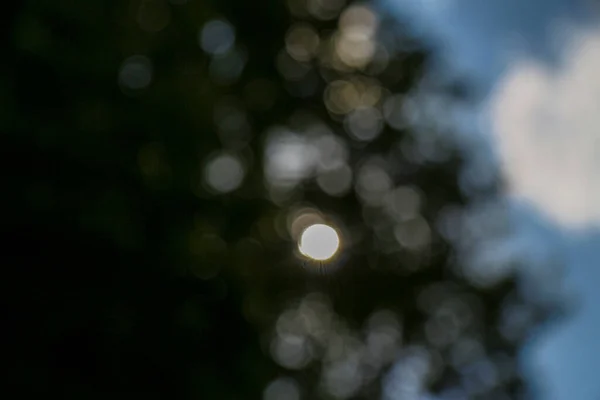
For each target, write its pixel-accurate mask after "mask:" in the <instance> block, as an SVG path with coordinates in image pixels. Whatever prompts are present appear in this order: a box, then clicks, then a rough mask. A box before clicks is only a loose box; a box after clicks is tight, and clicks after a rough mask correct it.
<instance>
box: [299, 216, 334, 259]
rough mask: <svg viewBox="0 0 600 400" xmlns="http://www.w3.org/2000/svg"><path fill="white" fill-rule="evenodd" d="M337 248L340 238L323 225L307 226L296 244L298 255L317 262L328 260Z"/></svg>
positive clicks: (329, 227)
mask: <svg viewBox="0 0 600 400" xmlns="http://www.w3.org/2000/svg"><path fill="white" fill-rule="evenodd" d="M339 248H340V236H339V235H338V233H337V231H336V230H335V229H334V228H332V227H331V226H329V225H325V224H315V225H311V226H309V227H308V228H306V229H305V230H304V231H303V232H302V235H300V241H299V242H298V250H300V253H302V254H303V255H305V256H306V257H309V258H312V259H313V260H317V261H324V260H328V259H330V258H331V257H333V256H334V255H335V253H337V251H338V250H339Z"/></svg>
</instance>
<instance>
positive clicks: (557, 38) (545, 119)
mask: <svg viewBox="0 0 600 400" xmlns="http://www.w3.org/2000/svg"><path fill="white" fill-rule="evenodd" d="M380 4H382V5H383V7H386V8H387V9H389V10H391V11H392V12H394V13H395V15H397V16H398V21H399V23H402V24H408V25H409V27H410V28H411V29H412V31H413V32H415V33H416V34H417V35H420V36H421V39H422V40H424V41H427V42H429V43H430V44H432V45H434V47H435V48H436V49H437V53H436V56H437V60H438V64H437V65H438V66H442V67H443V68H442V69H440V71H442V70H446V71H451V72H452V73H453V74H458V75H460V76H464V77H467V78H468V79H469V80H470V82H471V83H472V84H474V85H475V86H476V87H477V88H478V89H479V90H480V92H481V93H483V94H484V96H483V98H482V100H481V101H480V102H479V103H478V104H477V105H476V106H475V107H473V109H472V110H470V111H469V112H467V113H466V114H465V115H466V117H465V118H464V120H466V124H467V125H468V126H469V127H470V128H472V129H468V131H469V132H471V133H470V134H471V135H475V136H477V139H478V140H476V142H477V143H484V144H486V146H485V147H486V149H487V150H486V151H490V152H491V153H492V155H493V157H489V158H486V159H489V160H490V161H489V162H490V163H492V164H493V168H495V169H497V170H499V171H500V174H501V175H502V176H503V177H504V178H505V180H506V182H507V189H506V192H505V193H504V194H503V198H502V199H498V201H499V202H501V203H503V204H505V203H506V202H507V203H508V204H509V205H510V207H509V208H510V209H511V210H512V211H511V218H512V220H513V222H514V223H515V224H516V225H517V226H518V229H517V233H515V235H514V236H513V237H512V239H510V240H508V241H504V242H502V243H499V242H497V243H495V244H494V245H493V246H491V247H493V248H495V249H498V248H503V249H511V250H510V251H512V252H518V254H520V256H521V257H527V258H528V259H530V260H532V262H531V263H527V264H529V265H531V266H532V267H530V268H529V270H528V271H522V275H523V283H522V285H523V288H524V289H523V290H524V292H527V291H528V290H531V291H532V292H535V290H534V289H539V287H540V285H539V282H544V284H545V287H547V288H548V290H549V291H552V290H553V289H552V288H555V287H554V286H552V285H553V284H554V283H553V282H548V281H547V279H545V278H544V279H542V280H540V277H545V276H546V275H544V269H547V268H550V267H549V265H550V264H551V263H552V261H556V260H559V261H560V263H561V264H564V265H565V277H564V280H563V281H562V283H563V285H564V288H563V291H564V294H565V295H566V296H567V297H572V298H573V299H574V301H575V303H576V304H577V308H576V309H575V311H574V312H573V313H572V314H571V315H570V316H569V317H568V318H567V319H566V320H564V321H560V322H556V323H554V324H551V325H550V326H548V327H545V328H544V329H542V330H541V331H540V332H539V333H537V334H536V335H534V337H533V338H532V340H531V341H530V342H529V343H527V344H526V346H525V347H524V348H523V350H522V368H523V370H524V371H525V374H526V376H528V377H529V381H530V383H531V384H532V385H533V386H534V387H535V388H536V390H535V393H536V396H535V397H536V398H539V399H541V400H574V399H576V400H598V399H600V379H598V378H597V374H598V373H597V371H598V370H600V341H599V340H598V339H597V338H600V312H599V311H597V310H596V309H595V305H596V304H600V291H599V290H597V288H598V286H599V284H600V268H598V267H597V264H599V263H600V230H599V229H598V228H600V173H598V172H600V135H598V134H597V131H598V130H599V129H600V78H598V77H597V74H598V71H600V25H598V24H597V21H598V19H597V17H596V16H597V15H598V12H597V10H596V9H595V8H594V7H598V6H594V5H593V2H591V1H586V0H528V1H523V0H486V1H482V0H380ZM470 140H472V138H471V139H470ZM471 149H472V150H471V151H472V152H473V154H475V153H477V152H478V151H482V150H481V149H478V148H477V147H472V148H471ZM465 173H468V171H466V172H465ZM488 247H490V246H488ZM479 259H480V258H479ZM542 286H543V285H542ZM541 291H542V292H543V290H541Z"/></svg>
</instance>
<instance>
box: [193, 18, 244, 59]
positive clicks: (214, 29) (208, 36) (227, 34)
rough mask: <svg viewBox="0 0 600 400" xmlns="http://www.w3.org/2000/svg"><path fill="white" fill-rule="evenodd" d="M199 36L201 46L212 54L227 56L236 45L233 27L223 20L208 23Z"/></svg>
mask: <svg viewBox="0 0 600 400" xmlns="http://www.w3.org/2000/svg"><path fill="white" fill-rule="evenodd" d="M199 36H200V37H199V41H200V46H201V47H202V49H203V50H204V51H205V52H207V53H210V54H225V53H227V52H228V51H229V49H231V48H232V46H233V44H234V43H235V31H234V29H233V27H232V26H231V25H230V24H229V23H228V22H226V21H222V20H212V21H209V22H207V23H206V25H204V27H203V28H202V30H201V31H200V35H199Z"/></svg>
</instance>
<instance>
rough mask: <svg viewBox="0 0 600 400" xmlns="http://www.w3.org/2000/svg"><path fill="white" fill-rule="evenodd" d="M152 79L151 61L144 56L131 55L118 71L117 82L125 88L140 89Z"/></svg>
mask: <svg viewBox="0 0 600 400" xmlns="http://www.w3.org/2000/svg"><path fill="white" fill-rule="evenodd" d="M151 81H152V62H151V61H150V60H149V59H148V58H147V57H144V56H141V55H136V56H131V57H129V58H128V59H126V60H125V61H124V62H123V65H122V66H121V70H120V71H119V84H121V86H122V87H124V88H125V89H133V90H140V89H144V88H146V87H147V86H148V85H150V82H151Z"/></svg>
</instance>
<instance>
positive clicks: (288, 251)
mask: <svg viewBox="0 0 600 400" xmlns="http://www.w3.org/2000/svg"><path fill="white" fill-rule="evenodd" d="M297 3H298V4H301V2H297ZM340 4H341V3H340ZM4 8H5V10H6V11H5V12H6V13H7V15H10V18H9V22H8V23H7V24H4V25H3V27H2V29H3V30H4V31H5V32H3V33H4V34H3V38H4V40H5V41H6V42H5V44H4V46H3V50H4V60H5V62H4V63H3V65H2V69H3V73H2V74H1V78H0V79H2V84H1V85H0V98H1V99H2V105H3V106H2V107H1V108H0V115H1V118H0V123H1V124H2V125H1V127H2V131H3V132H4V146H3V147H4V150H5V157H4V161H5V171H6V172H7V173H6V175H5V179H4V182H3V185H4V191H3V200H4V201H3V203H4V218H3V220H4V222H3V226H4V228H5V231H6V232H7V234H8V240H7V241H5V243H7V244H8V246H7V248H6V249H5V253H6V254H5V257H6V259H7V260H8V261H9V262H8V263H7V264H5V267H6V268H7V271H9V276H10V279H8V278H7V279H5V282H6V283H7V288H6V290H5V293H6V295H7V303H6V304H7V305H8V310H7V314H6V320H5V322H4V326H6V327H9V328H10V329H9V330H10V331H12V332H13V335H12V337H11V339H10V340H11V341H10V342H9V343H10V345H9V348H10V349H9V351H10V355H9V357H8V360H9V362H10V363H11V365H10V368H9V370H8V371H9V372H8V373H9V377H10V379H11V381H12V382H13V383H14V384H17V385H18V386H19V387H20V388H19V393H22V394H23V395H25V394H31V395H34V394H38V395H39V394H55V395H57V396H59V397H61V398H65V399H69V398H90V399H96V398H97V399H100V398H111V399H117V398H127V399H131V398H145V399H153V398H206V399H247V398H261V396H262V393H263V390H264V388H265V386H266V385H267V384H268V382H269V381H271V380H272V379H274V378H276V377H277V376H280V375H282V374H283V375H286V374H287V375H293V376H294V377H296V378H297V379H298V381H299V382H300V383H301V387H302V392H303V393H304V396H305V398H309V399H310V398H318V397H319V396H322V397H324V398H327V396H328V395H327V394H323V393H322V391H320V389H319V383H318V381H319V378H318V377H319V371H320V369H319V368H321V367H320V366H319V365H317V364H316V363H313V364H311V365H309V366H307V367H306V368H301V369H300V370H299V371H287V370H286V368H284V367H282V366H280V365H278V364H277V363H276V362H274V361H273V360H272V359H271V356H270V354H269V345H268V344H266V345H265V340H267V341H268V339H265V338H266V337H268V335H269V332H270V331H271V330H272V329H273V328H272V327H273V324H274V323H275V321H276V319H277V318H278V316H279V314H280V313H281V312H282V311H284V310H285V309H286V307H288V306H289V305H290V304H294V302H295V301H297V300H298V299H299V298H301V297H302V296H304V295H305V294H307V293H311V292H321V293H324V294H326V295H327V296H328V297H329V298H330V300H331V303H332V307H333V309H334V310H335V312H336V313H337V314H338V315H339V316H340V317H341V318H343V319H344V320H346V321H348V324H349V326H350V327H353V328H354V329H360V327H361V326H362V325H363V323H364V321H366V320H367V319H368V318H369V316H370V315H371V314H372V312H373V311H376V310H379V309H388V310H392V311H393V312H396V313H398V315H401V317H402V324H403V336H404V341H405V342H406V343H420V342H424V343H425V342H426V339H425V336H424V333H423V327H424V324H425V323H426V320H427V315H426V313H425V312H424V311H423V310H422V309H420V308H419V306H418V304H417V303H418V301H417V299H418V298H419V293H421V291H422V290H423V289H424V288H427V287H429V286H431V285H432V284H436V283H444V282H445V283H450V282H451V283H452V285H454V286H453V287H454V289H453V290H455V291H456V292H457V293H461V295H463V294H464V295H465V296H467V298H472V299H475V300H473V301H474V303H472V304H475V303H477V302H479V303H478V304H480V309H479V311H478V313H476V317H475V318H476V319H477V321H478V325H477V326H478V327H477V328H476V329H477V332H478V335H479V336H478V337H479V338H480V339H481V341H482V343H483V344H484V347H485V349H486V351H487V352H488V353H489V354H492V353H494V352H496V351H498V352H503V353H504V354H506V355H507V357H508V358H509V359H512V357H513V356H514V354H515V346H516V342H511V341H509V340H506V339H505V338H503V337H502V335H500V333H499V332H498V329H497V324H496V320H497V319H498V316H499V314H500V313H501V306H502V304H503V303H502V302H503V301H504V298H505V297H506V295H507V293H510V292H511V287H512V285H511V283H510V282H505V283H504V284H502V285H500V286H494V287H492V288H487V289H476V288H474V287H471V286H470V285H468V284H467V283H466V282H464V281H463V280H462V279H461V278H460V276H458V275H457V274H455V273H453V272H451V269H450V268H449V267H448V266H449V265H450V264H452V262H453V252H452V251H451V249H450V247H449V246H448V244H447V243H446V241H445V240H444V239H443V238H442V237H441V236H440V235H438V234H437V233H436V230H435V221H436V218H437V217H438V215H439V213H440V211H441V210H442V209H444V208H447V207H448V206H456V207H460V206H461V205H462V204H464V202H465V199H464V197H463V195H462V194H461V192H460V190H459V186H458V183H457V182H458V181H457V173H458V172H457V171H458V165H459V163H460V160H459V157H458V154H456V153H452V154H451V156H449V157H446V158H445V159H444V160H443V162H437V163H421V164H419V165H416V164H415V163H414V162H412V161H410V160H408V159H406V157H405V153H403V152H401V151H397V150H398V149H397V146H396V144H397V143H398V140H399V139H401V138H404V137H405V136H406V137H409V136H410V132H408V131H407V129H409V128H406V129H392V128H390V127H389V126H387V127H385V129H384V131H383V133H381V135H379V136H378V138H377V139H376V140H373V141H370V142H368V143H352V144H351V145H350V146H349V148H350V150H349V151H350V155H349V163H350V166H351V167H352V169H356V168H358V167H357V166H360V165H361V163H363V162H364V161H365V160H366V159H367V158H368V157H371V156H379V158H376V159H378V160H384V161H385V163H386V165H388V166H389V165H391V167H390V168H392V169H393V170H394V171H400V172H399V173H396V174H391V176H392V179H393V182H394V185H397V184H406V185H408V184H414V185H417V186H418V187H419V189H420V190H421V192H422V193H423V194H424V198H425V199H426V200H425V205H424V208H423V210H422V213H423V216H424V218H425V219H426V220H427V221H428V223H429V224H430V226H431V227H432V231H433V232H432V237H431V243H430V245H429V246H428V248H427V251H424V252H420V253H415V252H412V251H405V250H398V251H391V252H390V251H384V247H385V246H382V244H381V243H382V239H381V238H382V237H385V235H388V236H389V237H392V238H393V237H394V234H393V231H389V232H388V231H385V229H384V231H383V232H375V231H374V228H373V226H374V225H373V221H379V220H382V219H383V220H385V218H386V217H385V216H383V215H382V214H381V213H380V211H378V209H377V208H373V207H371V208H370V207H367V206H365V205H364V204H363V202H362V200H361V199H360V198H359V197H358V196H357V195H356V194H355V193H354V192H353V191H350V192H349V193H347V194H345V195H343V196H330V195H327V194H326V193H324V192H323V190H321V189H320V188H319V187H318V186H317V185H316V184H315V182H314V180H311V179H307V180H306V181H304V182H303V183H302V184H301V185H299V186H297V187H296V188H295V189H294V190H292V191H291V192H290V193H288V194H287V197H285V196H284V197H283V198H278V197H277V196H276V195H274V194H273V193H272V192H270V191H269V190H267V189H266V188H265V174H264V172H265V171H264V168H263V165H264V163H265V150H264V148H265V140H266V136H265V135H263V133H264V132H265V131H266V130H268V129H269V128H270V127H272V126H273V125H289V126H292V127H295V128H294V129H296V128H298V129H297V130H298V131H302V127H303V126H304V125H303V124H305V119H306V118H305V116H306V115H311V116H312V117H311V118H318V119H319V120H321V121H325V124H326V125H327V126H329V129H331V130H332V132H333V133H334V134H335V135H337V136H339V137H347V134H346V133H345V132H344V124H343V122H342V119H341V117H340V116H339V115H337V116H336V115H334V114H335V113H333V114H332V113H331V110H328V108H327V107H326V104H324V102H323V93H324V90H326V87H327V85H328V84H329V83H330V82H332V81H333V80H336V79H338V80H340V79H350V77H354V78H356V77H363V78H365V77H367V78H369V77H370V79H376V80H377V82H379V85H380V87H382V88H384V89H385V90H387V91H388V92H389V93H406V92H408V91H409V90H411V89H412V88H414V87H415V86H416V85H417V83H418V82H419V80H420V76H421V74H422V71H423V68H424V65H425V64H426V62H427V61H426V60H427V57H426V54H427V53H426V51H425V50H423V49H419V48H418V47H417V46H415V44H414V43H413V42H412V41H411V40H410V38H409V37H407V36H405V35H404V33H402V32H399V31H398V29H396V28H398V27H397V26H396V27H395V26H394V22H393V21H387V22H386V21H385V18H384V19H383V22H382V26H384V25H385V24H386V23H387V24H388V25H385V26H387V27H388V28H389V32H391V33H390V35H391V36H390V37H391V40H392V41H397V42H398V43H399V42H402V43H404V44H406V49H407V50H403V51H399V52H397V53H390V54H389V59H388V60H387V61H386V64H385V65H384V67H383V68H382V69H381V70H369V69H368V68H338V69H336V68H335V67H331V66H329V67H327V66H325V67H322V68H321V69H319V68H320V67H318V66H317V62H316V61H308V62H306V63H298V65H300V64H301V67H302V68H305V67H306V65H308V67H306V68H307V69H308V72H306V73H305V74H304V75H302V76H303V77H302V79H298V80H295V81H294V80H292V81H290V80H289V79H286V77H285V76H282V74H281V71H280V70H281V68H280V70H278V67H277V66H278V61H277V60H278V57H282V56H281V55H280V52H281V51H282V49H284V48H285V37H286V32H287V31H288V29H289V28H290V26H291V25H292V24H293V23H295V22H297V21H299V20H304V21H308V22H309V23H310V24H311V26H312V27H314V28H315V29H316V30H317V31H318V32H320V33H323V32H328V31H333V30H335V29H336V26H337V19H336V18H332V19H328V18H325V19H324V20H319V19H317V18H314V17H313V16H311V15H310V14H307V13H305V14H304V15H303V14H302V12H298V9H297V7H296V8H294V7H292V10H296V14H293V13H290V9H289V8H288V7H287V6H286V4H285V3H284V2H282V1H278V0H265V1H255V2H250V1H235V0H220V1H195V0H189V1H187V2H185V1H172V2H170V3H169V2H165V1H163V0H132V1H116V0H113V1H99V0H90V1H84V2H78V1H67V0H65V1H49V0H37V1H23V2H11V3H9V4H6V5H4ZM215 18H224V19H226V20H228V21H229V22H230V23H231V24H232V26H233V27H234V28H235V35H236V39H237V40H236V46H239V47H238V48H239V54H238V58H237V59H233V61H229V62H224V64H223V65H221V66H219V65H217V66H216V67H215V66H214V63H215V62H217V61H215V60H214V57H212V58H211V55H209V54H207V53H206V52H205V51H203V50H202V48H201V47H200V46H199V32H200V30H201V28H202V27H203V26H204V24H205V23H207V22H208V21H210V20H213V19H215ZM388 36H389V35H388ZM395 43H396V42H395ZM409 44H410V45H409ZM132 56H137V57H138V58H137V59H135V58H134V59H131V58H130V57H132ZM140 57H141V58H140ZM126 60H130V61H131V62H133V61H135V60H137V62H138V64H136V65H134V67H135V68H138V70H135V69H133V70H131V71H129V73H130V74H133V78H131V77H128V75H127V73H128V72H127V71H125V72H123V71H124V68H126V63H127V61H126ZM132 60H133V61H132ZM236 60H237V61H236ZM240 60H242V64H243V70H241V71H240V72H241V73H240V75H239V76H237V73H236V71H235V70H234V71H233V72H231V71H229V72H227V71H228V70H227V69H226V68H228V67H231V65H233V64H232V63H234V62H238V61H240ZM148 62H151V65H150V66H148V65H146V64H144V63H148ZM280 62H283V61H281V60H280ZM290 62H292V63H293V62H294V61H293V60H292V61H290ZM140 65H141V66H140ZM296 67H297V66H296ZM139 68H141V70H140V69H139ZM144 68H146V69H145V70H144ZM132 71H133V72H132ZM136 71H137V72H136ZM140 71H141V72H140ZM223 71H225V72H223ZM136 73H137V75H136ZM144 74H146V75H144ZM354 78H352V79H354ZM128 79H129V80H128ZM131 79H133V81H132V80H131ZM136 79H137V81H136ZM140 79H141V80H140ZM357 79H358V78H357ZM223 99H225V100H232V99H233V100H234V101H237V102H239V104H242V105H243V107H244V108H245V109H247V110H248V111H247V115H246V117H247V121H248V125H249V130H248V131H247V132H246V134H247V135H248V136H245V137H249V139H247V140H246V139H244V138H242V139H240V140H241V144H240V143H238V142H236V141H235V140H233V142H232V141H229V140H228V139H227V138H224V137H223V133H222V132H220V131H219V128H218V121H215V116H214V113H215V107H216V105H217V104H220V103H219V102H222V101H223ZM234 139H235V138H234ZM344 140H347V139H344ZM350 142H351V141H350ZM220 149H227V150H228V151H234V152H237V153H238V154H241V157H242V158H243V159H244V160H245V162H246V164H245V179H244V182H243V183H242V185H241V186H240V187H239V188H238V189H237V190H235V191H233V192H231V193H227V194H215V193H214V192H211V191H210V190H208V189H207V188H206V185H203V184H202V181H203V171H204V167H205V164H206V160H207V157H210V156H211V154H213V153H214V152H215V151H219V150H220ZM450 151H451V149H450V150H449V152H450ZM489 190H490V191H493V188H490V189H489ZM300 205H302V206H306V205H309V206H312V207H314V208H315V209H318V210H320V212H322V213H323V215H329V216H331V219H332V220H337V221H340V222H341V223H342V224H343V225H344V226H345V227H347V232H348V236H349V237H350V236H351V237H352V240H351V242H352V248H349V249H347V250H346V251H345V255H344V256H343V257H341V258H340V260H338V261H337V264H338V265H336V267H337V268H331V271H328V270H327V271H324V272H323V273H321V274H315V273H313V272H312V270H314V269H315V268H314V267H315V266H314V265H312V264H313V263H311V262H309V261H302V260H300V259H299V258H298V257H297V255H295V246H296V244H295V242H294V241H293V240H292V239H291V238H290V237H289V235H288V236H286V234H285V233H284V234H282V233H281V231H282V229H280V228H281V226H282V224H283V226H284V228H283V231H285V222H282V221H283V220H284V219H285V217H286V215H288V213H289V212H290V210H292V209H294V207H299V206H300ZM386 229H387V228H386ZM317 269H318V268H317ZM469 296H470V297H469ZM13 327H14V328H16V329H14V330H13V329H12V328H13ZM473 329H475V328H473ZM440 354H442V355H443V357H446V355H447V352H446V353H445V350H440ZM513 361H514V360H513ZM384 373H385V370H384V371H381V374H380V375H381V376H383V375H384ZM458 381H459V373H458V372H457V371H456V370H454V369H453V368H452V367H451V366H447V367H446V368H445V369H443V371H442V372H441V373H439V374H438V375H436V377H435V379H432V380H431V382H430V386H431V387H432V388H433V390H441V389H443V388H446V387H449V386H452V385H454V384H455V383H456V382H458ZM379 382H380V380H379V379H377V380H375V381H374V382H373V383H372V384H370V386H369V385H367V386H368V387H366V388H365V389H364V390H362V391H359V392H357V393H354V394H353V397H354V398H379V397H380V396H381V389H380V384H379ZM498 387H499V389H498V390H502V391H504V392H503V393H508V394H514V393H517V392H518V390H519V387H520V382H519V378H518V376H516V375H511V376H509V377H508V378H506V379H505V380H504V381H503V382H502V384H499V385H498ZM498 393H500V392H498ZM485 396H488V397H485ZM485 396H484V398H489V399H491V398H494V397H492V394H490V393H486V394H485ZM498 398H500V397H498Z"/></svg>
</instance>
